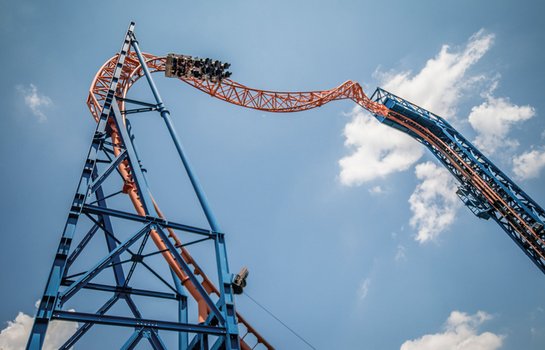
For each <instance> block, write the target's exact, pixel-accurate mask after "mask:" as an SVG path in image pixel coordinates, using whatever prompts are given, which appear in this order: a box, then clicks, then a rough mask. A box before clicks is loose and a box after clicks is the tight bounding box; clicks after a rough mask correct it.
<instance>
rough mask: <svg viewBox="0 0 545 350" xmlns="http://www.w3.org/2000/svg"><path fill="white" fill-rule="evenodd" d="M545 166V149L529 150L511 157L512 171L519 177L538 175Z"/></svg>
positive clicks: (525, 177) (529, 177)
mask: <svg viewBox="0 0 545 350" xmlns="http://www.w3.org/2000/svg"><path fill="white" fill-rule="evenodd" d="M543 168H545V149H543V150H541V151H539V150H535V149H534V150H531V151H528V152H525V153H523V154H521V155H518V156H515V157H514V158H513V172H514V173H515V175H516V176H517V177H518V178H519V179H521V180H525V179H531V178H536V177H538V176H539V173H540V172H541V170H542V169H543Z"/></svg>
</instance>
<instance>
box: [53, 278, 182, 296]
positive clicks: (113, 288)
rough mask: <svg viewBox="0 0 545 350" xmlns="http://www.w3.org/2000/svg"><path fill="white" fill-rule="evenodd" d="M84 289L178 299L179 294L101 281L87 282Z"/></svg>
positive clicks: (72, 281)
mask: <svg viewBox="0 0 545 350" xmlns="http://www.w3.org/2000/svg"><path fill="white" fill-rule="evenodd" d="M74 282H75V281H74V280H68V279H65V280H63V281H62V283H61V284H62V285H63V286H70V285H71V284H72V283H74ZM83 289H92V290H98V291H102V292H112V293H119V294H133V295H140V296H144V297H153V298H162V299H172V300H178V296H176V294H174V293H165V292H157V291H151V290H147V289H138V288H131V287H122V286H109V285H107V284H100V283H87V284H86V285H85V286H83Z"/></svg>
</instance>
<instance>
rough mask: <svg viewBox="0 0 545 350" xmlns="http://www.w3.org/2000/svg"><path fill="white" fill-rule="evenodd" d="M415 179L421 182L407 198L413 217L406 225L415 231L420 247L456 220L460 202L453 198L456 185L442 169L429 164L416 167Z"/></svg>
mask: <svg viewBox="0 0 545 350" xmlns="http://www.w3.org/2000/svg"><path fill="white" fill-rule="evenodd" d="M415 174H416V177H417V178H418V179H419V180H422V182H421V183H420V184H418V185H417V186H416V189H415V190H414V192H413V194H412V195H411V197H410V198H409V204H410V206H411V211H412V212H413V216H412V217H411V220H410V224H411V226H412V227H413V228H415V229H417V235H416V240H417V241H418V242H420V243H424V242H426V241H430V240H434V239H435V238H436V237H437V236H438V235H439V234H440V233H441V232H442V231H444V230H445V229H447V228H448V227H449V226H450V225H451V224H452V222H453V221H454V218H455V216H456V211H457V210H458V208H459V207H460V200H459V199H458V196H457V195H456V182H455V180H454V178H453V177H452V176H451V175H450V174H449V172H448V171H447V170H445V169H444V168H440V167H438V166H437V165H435V164H434V163H432V162H426V163H421V164H418V165H417V166H416V169H415Z"/></svg>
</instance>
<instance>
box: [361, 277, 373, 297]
mask: <svg viewBox="0 0 545 350" xmlns="http://www.w3.org/2000/svg"><path fill="white" fill-rule="evenodd" d="M370 285H371V278H369V277H367V278H366V279H364V280H363V281H361V283H360V287H359V288H358V299H359V301H363V299H365V298H366V297H367V294H368V293H369V286H370Z"/></svg>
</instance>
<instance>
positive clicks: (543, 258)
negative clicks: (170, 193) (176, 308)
mask: <svg viewBox="0 0 545 350" xmlns="http://www.w3.org/2000/svg"><path fill="white" fill-rule="evenodd" d="M144 57H145V58H146V60H147V65H148V67H149V69H150V71H152V72H159V71H164V69H165V57H160V56H155V55H151V54H144ZM116 63H117V56H114V57H112V58H111V59H110V60H109V61H107V62H106V63H105V64H104V65H103V66H102V67H101V69H100V70H99V72H98V73H97V75H96V77H95V79H94V80H93V83H92V85H91V88H90V92H89V97H88V99H87V105H88V107H89V110H90V111H91V114H92V115H93V117H94V118H95V120H98V116H99V113H100V107H101V105H102V104H103V101H104V99H105V98H106V92H107V90H108V86H109V83H110V80H111V78H112V73H113V70H114V68H115V65H116ZM124 67H125V68H124V70H123V72H122V74H121V77H120V80H119V84H118V91H117V96H118V97H120V98H125V96H126V95H127V93H128V91H129V89H130V88H131V86H132V85H133V84H134V83H135V82H136V81H137V80H138V79H139V78H140V77H142V76H143V71H142V69H141V67H140V66H139V62H138V59H137V58H136V55H135V54H134V53H131V54H129V55H128V56H127V58H126V60H125V66H124ZM180 80H182V81H184V82H185V83H187V84H189V85H191V86H193V87H195V88H197V89H199V90H201V91H203V92H205V93H207V94H209V95H210V96H213V97H215V98H218V99H220V100H223V101H226V102H229V103H232V104H235V105H238V106H241V107H246V108H252V109H256V110H260V111H267V112H275V113H291V112H300V111H305V110H309V109H313V108H316V107H320V106H322V105H324V104H326V103H329V102H331V101H336V100H343V99H350V100H353V101H354V102H355V103H357V104H358V105H360V106H361V107H363V108H365V109H366V110H368V111H369V112H371V113H372V114H373V115H375V116H377V117H379V118H383V119H385V120H387V121H388V124H390V125H397V126H401V129H402V130H404V131H405V132H406V133H408V134H410V135H411V136H413V137H414V138H416V139H417V140H418V141H419V142H421V143H423V144H424V145H426V146H427V147H428V148H429V149H430V150H431V151H432V152H433V153H434V155H436V156H437V158H439V160H440V161H441V162H442V163H443V164H444V165H445V166H447V168H448V169H449V170H450V171H451V173H453V175H454V176H455V177H456V178H457V179H458V180H459V181H460V182H461V183H462V184H464V185H467V186H471V188H472V189H474V192H475V193H476V194H477V195H479V196H480V197H481V198H483V199H484V200H485V201H486V203H488V205H489V206H490V211H491V212H493V213H494V214H495V217H494V219H495V220H496V221H497V222H498V223H499V224H500V225H503V226H504V227H503V228H504V230H506V231H507V232H508V234H510V235H511V238H513V240H515V242H516V243H517V244H518V245H519V246H520V247H521V248H522V249H523V250H525V253H526V254H527V255H528V256H529V257H530V258H531V259H532V260H533V261H534V263H536V264H537V265H538V267H539V268H540V269H541V270H542V271H544V272H545V269H544V267H545V235H544V234H543V226H541V227H540V226H539V225H543V220H545V214H544V213H543V210H542V209H541V208H540V207H539V206H537V205H536V207H537V210H535V209H534V210H533V212H532V213H530V215H529V214H528V212H527V211H525V210H524V208H521V207H520V206H518V205H517V204H516V203H515V202H519V203H520V201H517V200H511V198H510V197H509V196H506V195H505V193H504V192H503V191H502V190H501V189H500V188H498V186H497V185H495V182H494V181H492V180H493V179H491V178H490V176H487V175H486V174H483V173H482V172H481V171H479V164H477V163H476V160H475V159H470V157H466V156H464V154H463V153H462V152H461V151H460V149H458V148H459V147H458V146H457V145H456V144H455V143H452V142H448V140H445V138H444V137H442V135H441V134H440V132H438V131H437V130H433V128H430V125H429V124H427V125H426V124H424V123H421V122H420V121H419V120H418V118H411V117H408V116H406V115H404V114H400V113H398V112H395V111H393V110H390V109H389V108H387V107H386V106H385V105H384V104H382V103H379V102H374V101H373V100H371V99H370V98H369V97H368V96H367V95H365V93H364V92H363V90H362V88H361V86H360V85H359V84H358V83H356V82H352V81H347V82H345V83H343V84H341V85H340V86H338V87H336V88H334V89H330V90H324V91H310V92H276V91H265V90H259V89H253V88H249V87H246V86H244V85H242V84H239V83H237V82H235V81H232V80H229V79H224V80H223V81H222V82H221V83H211V82H209V81H203V80H197V79H180ZM120 109H121V110H124V105H123V103H122V102H121V105H120ZM110 129H111V135H112V138H113V139H115V137H116V134H117V130H116V127H115V125H114V124H113V123H111V124H110ZM120 172H121V174H122V175H123V177H124V180H125V189H126V190H125V192H126V193H127V194H128V195H129V196H130V197H131V200H132V202H133V204H134V206H135V208H136V210H137V212H139V213H140V212H141V208H142V204H141V202H140V199H139V198H138V194H137V191H136V189H135V188H134V187H135V185H134V181H133V180H132V178H131V172H130V169H129V165H128V164H121V165H120ZM501 175H503V173H501ZM515 187H516V185H515ZM517 188H518V187H517ZM524 195H525V194H524ZM527 202H528V203H530V202H531V203H534V204H535V202H533V201H532V200H531V198H529V197H528V199H527ZM534 214H535V215H534ZM510 232H513V234H511V233H510ZM170 238H171V239H172V240H173V241H174V242H175V244H180V243H181V242H180V240H179V239H178V238H177V237H176V235H175V233H174V232H172V231H171V232H170ZM155 243H156V244H157V246H158V247H159V248H160V249H164V248H163V247H164V243H162V242H161V241H160V240H155ZM181 250H182V255H183V257H184V259H186V261H187V263H188V264H190V265H191V266H192V267H193V268H194V269H195V271H196V274H198V275H200V276H201V277H202V278H203V281H202V285H203V287H204V288H205V289H206V291H207V292H208V293H209V294H216V295H218V291H217V289H216V288H215V287H214V285H213V284H212V282H211V281H210V280H209V279H208V278H207V277H206V275H205V273H204V272H203V271H202V269H201V268H200V267H199V266H198V265H197V263H196V262H195V261H194V260H193V259H192V257H191V255H190V254H189V252H188V251H187V250H186V249H184V248H181ZM164 257H165V259H166V260H167V262H168V263H169V264H170V265H171V267H172V268H173V269H174V270H175V271H178V270H180V268H179V267H178V266H176V262H175V261H173V259H172V258H171V257H170V255H169V254H168V253H165V254H164ZM183 277H184V276H183V272H182V275H181V279H182V281H184V282H187V283H186V284H185V285H186V287H187V288H188V290H189V291H190V293H191V294H192V295H193V296H194V297H196V294H194V293H192V290H193V289H194V288H192V286H191V285H190V283H191V282H188V281H187V278H185V279H184V278H183ZM196 299H197V298H196ZM197 302H199V300H198V299H197ZM199 305H200V303H199ZM199 309H200V310H199V313H200V316H201V317H205V316H206V313H207V310H206V305H204V306H203V307H202V308H199ZM239 322H240V323H241V324H243V325H244V327H245V328H246V329H247V332H246V334H242V335H241V338H242V340H243V341H242V342H241V345H242V347H243V348H245V349H249V348H250V347H249V346H248V345H247V344H246V343H245V342H244V337H245V336H246V335H247V334H252V335H253V336H254V337H255V338H256V339H257V344H256V346H257V345H259V344H262V345H264V346H266V347H267V348H272V347H271V346H270V344H268V343H267V342H266V341H265V340H264V339H263V337H262V336H261V335H260V334H259V333H258V332H257V331H256V330H255V329H253V328H252V327H251V326H250V324H249V323H248V322H247V321H246V320H245V319H244V318H243V317H241V316H240V315H239Z"/></svg>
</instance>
